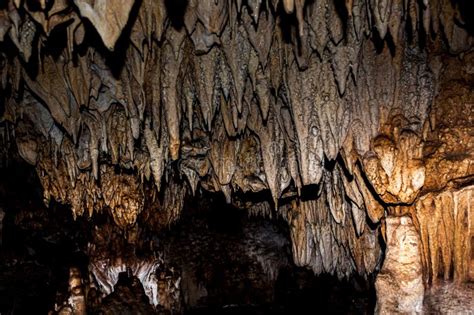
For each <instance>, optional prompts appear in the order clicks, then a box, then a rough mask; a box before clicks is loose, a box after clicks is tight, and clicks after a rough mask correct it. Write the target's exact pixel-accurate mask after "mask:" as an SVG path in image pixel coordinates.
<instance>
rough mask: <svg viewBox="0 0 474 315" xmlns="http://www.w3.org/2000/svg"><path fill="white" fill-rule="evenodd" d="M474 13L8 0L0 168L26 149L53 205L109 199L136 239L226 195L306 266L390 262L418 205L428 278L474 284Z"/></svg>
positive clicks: (336, 269)
mask: <svg viewBox="0 0 474 315" xmlns="http://www.w3.org/2000/svg"><path fill="white" fill-rule="evenodd" d="M473 12H474V10H473V7H472V3H471V2H470V1H467V0H457V1H451V0H432V1H427V0H425V1H416V0H403V1H402V0H346V1H333V0H315V1H309V0H307V1H305V0H283V1H279V0H271V1H270V0H266V1H262V0H246V1H245V0H244V1H242V0H235V1H233V0H203V1H201V0H184V1H165V0H143V1H134V0H129V1H126V0H95V1H93V0H74V1H66V0H37V1H36V0H7V1H3V2H2V3H1V4H0V117H1V120H0V135H1V136H0V144H1V145H0V164H1V165H4V164H6V163H7V162H8V160H9V156H11V154H12V153H11V152H12V151H17V152H18V153H19V154H20V156H21V157H22V158H23V159H24V160H25V161H26V162H28V163H29V164H31V165H33V166H34V167H35V169H36V172H37V174H38V177H39V179H40V183H41V186H42V189H43V196H44V201H45V203H46V204H49V203H50V202H51V201H53V200H54V201H57V202H60V203H63V204H66V205H69V206H70V208H71V211H72V212H73V215H74V217H75V218H77V217H80V216H88V217H90V218H91V220H94V218H95V217H96V216H98V215H101V214H104V213H107V214H109V215H110V216H111V217H112V218H113V221H114V222H115V224H116V225H117V226H118V227H119V228H120V229H122V230H123V231H124V236H125V237H126V238H130V239H132V240H131V241H130V243H131V244H134V240H133V238H134V237H136V235H135V234H134V232H133V231H137V229H138V227H137V225H143V226H140V228H144V229H150V230H152V231H154V232H157V231H159V230H161V229H163V228H167V227H169V226H171V225H173V224H174V223H176V222H177V221H178V220H179V218H180V216H181V212H182V209H183V205H184V203H185V200H187V198H188V197H189V196H196V195H197V196H202V195H204V194H207V193H213V194H219V195H222V196H223V198H225V200H226V202H227V203H229V204H233V205H234V206H236V207H238V208H243V209H246V210H248V211H249V213H251V214H252V215H261V216H265V217H273V218H275V217H276V218H282V219H284V220H285V221H286V222H287V223H288V226H289V230H290V237H291V244H292V256H293V261H294V263H296V264H297V265H298V266H303V267H307V268H309V269H311V270H313V271H314V273H315V274H320V273H329V274H333V275H336V276H337V277H339V278H341V279H342V278H348V277H350V276H351V275H354V274H358V275H360V276H362V277H366V278H367V277H368V276H369V275H370V274H373V273H374V272H378V271H379V270H380V268H381V266H382V263H383V262H384V259H385V261H386V260H387V259H389V256H388V253H390V250H391V249H390V248H391V247H390V246H391V245H390V239H391V238H393V236H392V235H389V233H392V232H393V231H392V228H391V227H390V225H391V224H392V223H390V220H389V218H390V216H392V215H395V216H408V217H410V220H412V222H413V226H414V229H410V235H412V234H413V235H412V236H413V237H415V235H417V237H419V255H420V263H421V265H420V266H421V269H420V270H418V269H417V273H420V274H421V275H422V277H423V283H424V285H426V286H430V285H431V284H433V283H436V282H437V279H438V278H439V277H443V278H444V279H445V280H454V281H456V282H459V283H463V282H466V281H468V280H472V279H473V274H474V263H473V262H474V255H473V253H474V249H473V247H472V246H473V245H472V244H473V240H474V224H473V222H474V210H473V201H472V200H473V197H472V194H473V193H472V191H473V188H472V187H473V179H474V162H473V161H474V156H473V154H474V140H473V139H474V92H473V91H474V89H473V87H474V51H473V47H474V37H473V34H474V24H473V21H474V16H473ZM140 216H144V217H146V220H142V221H140V222H139V217H140ZM404 220H405V219H404ZM406 220H408V219H406ZM391 231H392V232H391ZM134 235H135V236H134ZM387 242H388V243H387ZM385 248H387V249H386V250H387V255H385V258H384V249H385ZM111 259H112V258H111ZM114 259H115V258H114ZM413 259H415V258H414V257H413ZM384 264H385V263H384ZM387 264H388V263H387ZM384 266H385V265H384ZM387 268H388V267H387ZM134 274H135V275H136V272H134ZM110 285H111V284H110ZM110 285H109V286H110ZM107 290H111V288H109V289H107ZM146 290H148V289H146ZM154 304H155V302H154ZM380 307H382V306H380ZM417 310H418V309H417Z"/></svg>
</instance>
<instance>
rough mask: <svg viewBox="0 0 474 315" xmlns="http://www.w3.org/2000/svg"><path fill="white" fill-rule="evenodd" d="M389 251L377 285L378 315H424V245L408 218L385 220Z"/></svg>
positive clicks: (390, 217) (393, 217) (376, 309)
mask: <svg viewBox="0 0 474 315" xmlns="http://www.w3.org/2000/svg"><path fill="white" fill-rule="evenodd" d="M386 235H387V249H386V253H385V260H384V263H383V266H382V269H381V270H380V273H379V274H378V276H377V279H376V281H375V289H376V291H377V305H376V308H375V313H376V314H393V313H405V314H421V313H422V312H423V297H424V291H425V288H424V286H423V270H422V263H421V241H420V237H419V235H418V233H417V231H416V229H415V226H414V225H413V221H412V219H411V218H410V217H409V216H399V217H396V216H388V217H387V218H386Z"/></svg>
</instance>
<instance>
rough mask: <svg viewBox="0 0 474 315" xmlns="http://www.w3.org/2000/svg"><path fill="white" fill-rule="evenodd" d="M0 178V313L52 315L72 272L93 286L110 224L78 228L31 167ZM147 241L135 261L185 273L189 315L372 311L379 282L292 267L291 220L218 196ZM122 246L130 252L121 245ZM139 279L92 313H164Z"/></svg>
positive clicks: (124, 281)
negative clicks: (92, 263) (95, 255)
mask: <svg viewBox="0 0 474 315" xmlns="http://www.w3.org/2000/svg"><path fill="white" fill-rule="evenodd" d="M1 172H2V176H1V178H0V209H1V210H2V211H4V212H5V219H4V220H3V230H2V235H3V244H2V246H1V249H0V257H1V259H0V313H1V314H47V313H48V311H50V310H52V309H54V304H55V303H56V302H57V301H58V300H64V299H65V298H67V294H68V293H67V292H68V275H69V268H70V267H71V266H76V267H79V268H80V270H81V273H82V274H83V275H84V277H83V279H87V278H88V277H87V274H88V264H89V259H90V258H89V257H87V254H86V252H87V250H86V249H87V243H88V242H91V241H93V240H94V238H93V236H92V234H93V230H94V227H95V226H98V227H99V228H101V227H102V226H106V225H108V226H110V225H111V224H112V223H111V219H110V217H109V215H108V214H107V212H103V213H102V214H99V215H98V214H95V215H94V216H93V218H92V220H89V219H87V218H86V217H82V218H78V219H77V220H74V219H73V218H72V215H71V210H70V209H69V208H68V207H66V206H61V205H59V204H57V203H55V202H51V204H50V205H49V208H47V207H46V206H45V205H44V204H43V197H42V191H41V189H40V183H39V181H38V177H37V175H36V172H35V170H34V168H33V167H31V166H29V165H27V164H26V163H24V162H22V161H21V160H19V159H18V160H13V161H10V163H9V167H8V168H3V169H1ZM310 188H311V187H309V188H308V189H310ZM266 197H269V196H265V194H264V195H262V196H260V197H259V198H260V199H265V198H266ZM257 199H258V198H257ZM140 224H143V222H141V223H140ZM113 231H114V232H113V233H116V234H117V235H119V236H120V237H123V236H124V235H126V231H119V229H115V228H113ZM141 233H142V234H140V240H142V241H143V242H145V241H146V240H153V241H154V244H155V247H153V249H152V247H148V251H147V249H146V248H145V247H144V246H143V247H141V248H132V249H131V250H132V251H135V253H136V254H137V255H138V256H140V255H142V256H147V255H150V251H155V253H154V254H156V253H157V252H160V253H162V255H163V257H164V259H165V260H166V262H167V265H168V266H171V268H174V270H177V271H178V272H179V274H180V278H181V282H180V291H181V296H182V298H183V305H184V307H183V309H184V311H185V314H308V313H314V307H315V305H316V307H317V311H318V313H319V312H321V313H332V314H370V313H372V312H373V308H374V303H375V293H374V289H373V279H371V280H364V279H359V278H357V277H354V278H352V279H349V280H338V279H337V278H336V277H334V276H329V275H320V276H315V275H314V274H313V272H312V271H310V270H307V269H304V268H301V267H297V266H295V265H294V263H293V262H292V254H291V241H290V238H289V229H288V226H287V223H286V222H285V221H283V220H282V219H281V218H278V217H277V216H275V217H274V218H273V219H268V218H260V217H249V216H248V214H247V212H246V211H245V210H243V209H238V208H236V207H234V206H232V205H229V204H226V202H225V198H224V197H223V196H222V195H221V194H215V193H202V194H200V195H198V196H196V197H193V198H191V197H189V198H187V201H186V203H185V209H184V210H183V212H182V215H181V219H180V220H179V221H178V222H177V223H176V224H174V225H173V226H172V227H171V228H169V229H164V230H162V231H161V232H158V233H156V232H153V231H152V229H146V228H144V229H143V230H142V232H141ZM116 245H117V244H116ZM117 246H129V247H130V246H131V244H129V243H127V241H125V239H124V242H123V244H118V245H117ZM132 247H133V246H132ZM110 250H111V251H112V252H113V251H115V249H114V248H110ZM129 250H130V248H129ZM86 281H87V280H86ZM137 281H138V280H137V278H134V277H132V278H127V277H126V275H124V274H122V275H121V276H120V277H119V282H118V283H117V284H116V286H115V290H116V291H115V293H114V294H113V295H111V296H109V297H105V298H104V299H103V300H102V302H101V303H102V304H101V308H100V310H101V311H98V312H97V311H94V310H92V312H91V313H97V314H99V313H100V314H103V313H101V312H102V311H103V310H104V309H106V310H109V311H110V312H113V313H114V314H118V313H120V314H135V311H136V310H138V309H139V310H141V313H143V314H148V313H157V314H167V313H166V312H165V313H163V312H162V310H153V309H152V307H151V306H150V305H147V304H146V300H147V297H146V296H145V295H144V291H143V288H142V286H141V284H137ZM117 312H118V313H117Z"/></svg>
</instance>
